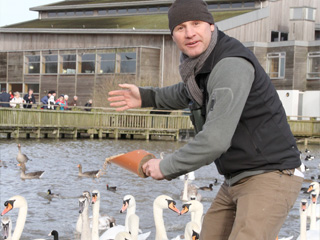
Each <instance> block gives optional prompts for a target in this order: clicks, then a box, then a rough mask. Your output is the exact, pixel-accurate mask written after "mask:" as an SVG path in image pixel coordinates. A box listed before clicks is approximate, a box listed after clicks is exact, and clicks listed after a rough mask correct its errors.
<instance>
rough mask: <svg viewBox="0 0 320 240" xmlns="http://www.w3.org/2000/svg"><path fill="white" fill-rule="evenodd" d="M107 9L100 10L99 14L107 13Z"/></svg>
mask: <svg viewBox="0 0 320 240" xmlns="http://www.w3.org/2000/svg"><path fill="white" fill-rule="evenodd" d="M106 14H107V10H98V15H106Z"/></svg>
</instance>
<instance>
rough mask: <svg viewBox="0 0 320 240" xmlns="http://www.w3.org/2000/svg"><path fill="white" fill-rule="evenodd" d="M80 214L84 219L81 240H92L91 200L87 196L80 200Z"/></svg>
mask: <svg viewBox="0 0 320 240" xmlns="http://www.w3.org/2000/svg"><path fill="white" fill-rule="evenodd" d="M79 213H81V218H82V229H81V238H80V240H91V230H90V225H89V199H88V198H87V197H86V196H81V197H80V198H79Z"/></svg>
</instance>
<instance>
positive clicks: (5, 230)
mask: <svg viewBox="0 0 320 240" xmlns="http://www.w3.org/2000/svg"><path fill="white" fill-rule="evenodd" d="M1 227H2V236H3V239H7V240H11V239H12V238H11V230H12V222H11V219H10V217H8V216H4V217H3V218H2V219H1Z"/></svg>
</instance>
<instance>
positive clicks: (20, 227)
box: [9, 203, 28, 240]
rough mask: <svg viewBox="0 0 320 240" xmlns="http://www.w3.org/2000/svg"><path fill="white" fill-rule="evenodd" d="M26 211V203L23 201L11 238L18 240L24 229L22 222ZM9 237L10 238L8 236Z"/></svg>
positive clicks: (24, 219) (23, 222) (25, 216)
mask: <svg viewBox="0 0 320 240" xmlns="http://www.w3.org/2000/svg"><path fill="white" fill-rule="evenodd" d="M27 212H28V205H27V203H24V204H23V206H22V207H20V209H19V214H18V219H17V223H16V227H15V229H14V232H13V235H12V240H19V239H20V237H21V234H22V231H23V229H24V224H25V222H26V218H27ZM9 239H10V238H9Z"/></svg>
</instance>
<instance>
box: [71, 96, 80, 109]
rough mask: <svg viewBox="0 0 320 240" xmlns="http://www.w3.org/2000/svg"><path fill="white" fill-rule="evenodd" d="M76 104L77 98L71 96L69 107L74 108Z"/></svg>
mask: <svg viewBox="0 0 320 240" xmlns="http://www.w3.org/2000/svg"><path fill="white" fill-rule="evenodd" d="M77 104H78V96H73V100H72V102H71V104H70V106H72V107H76V106H77Z"/></svg>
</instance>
